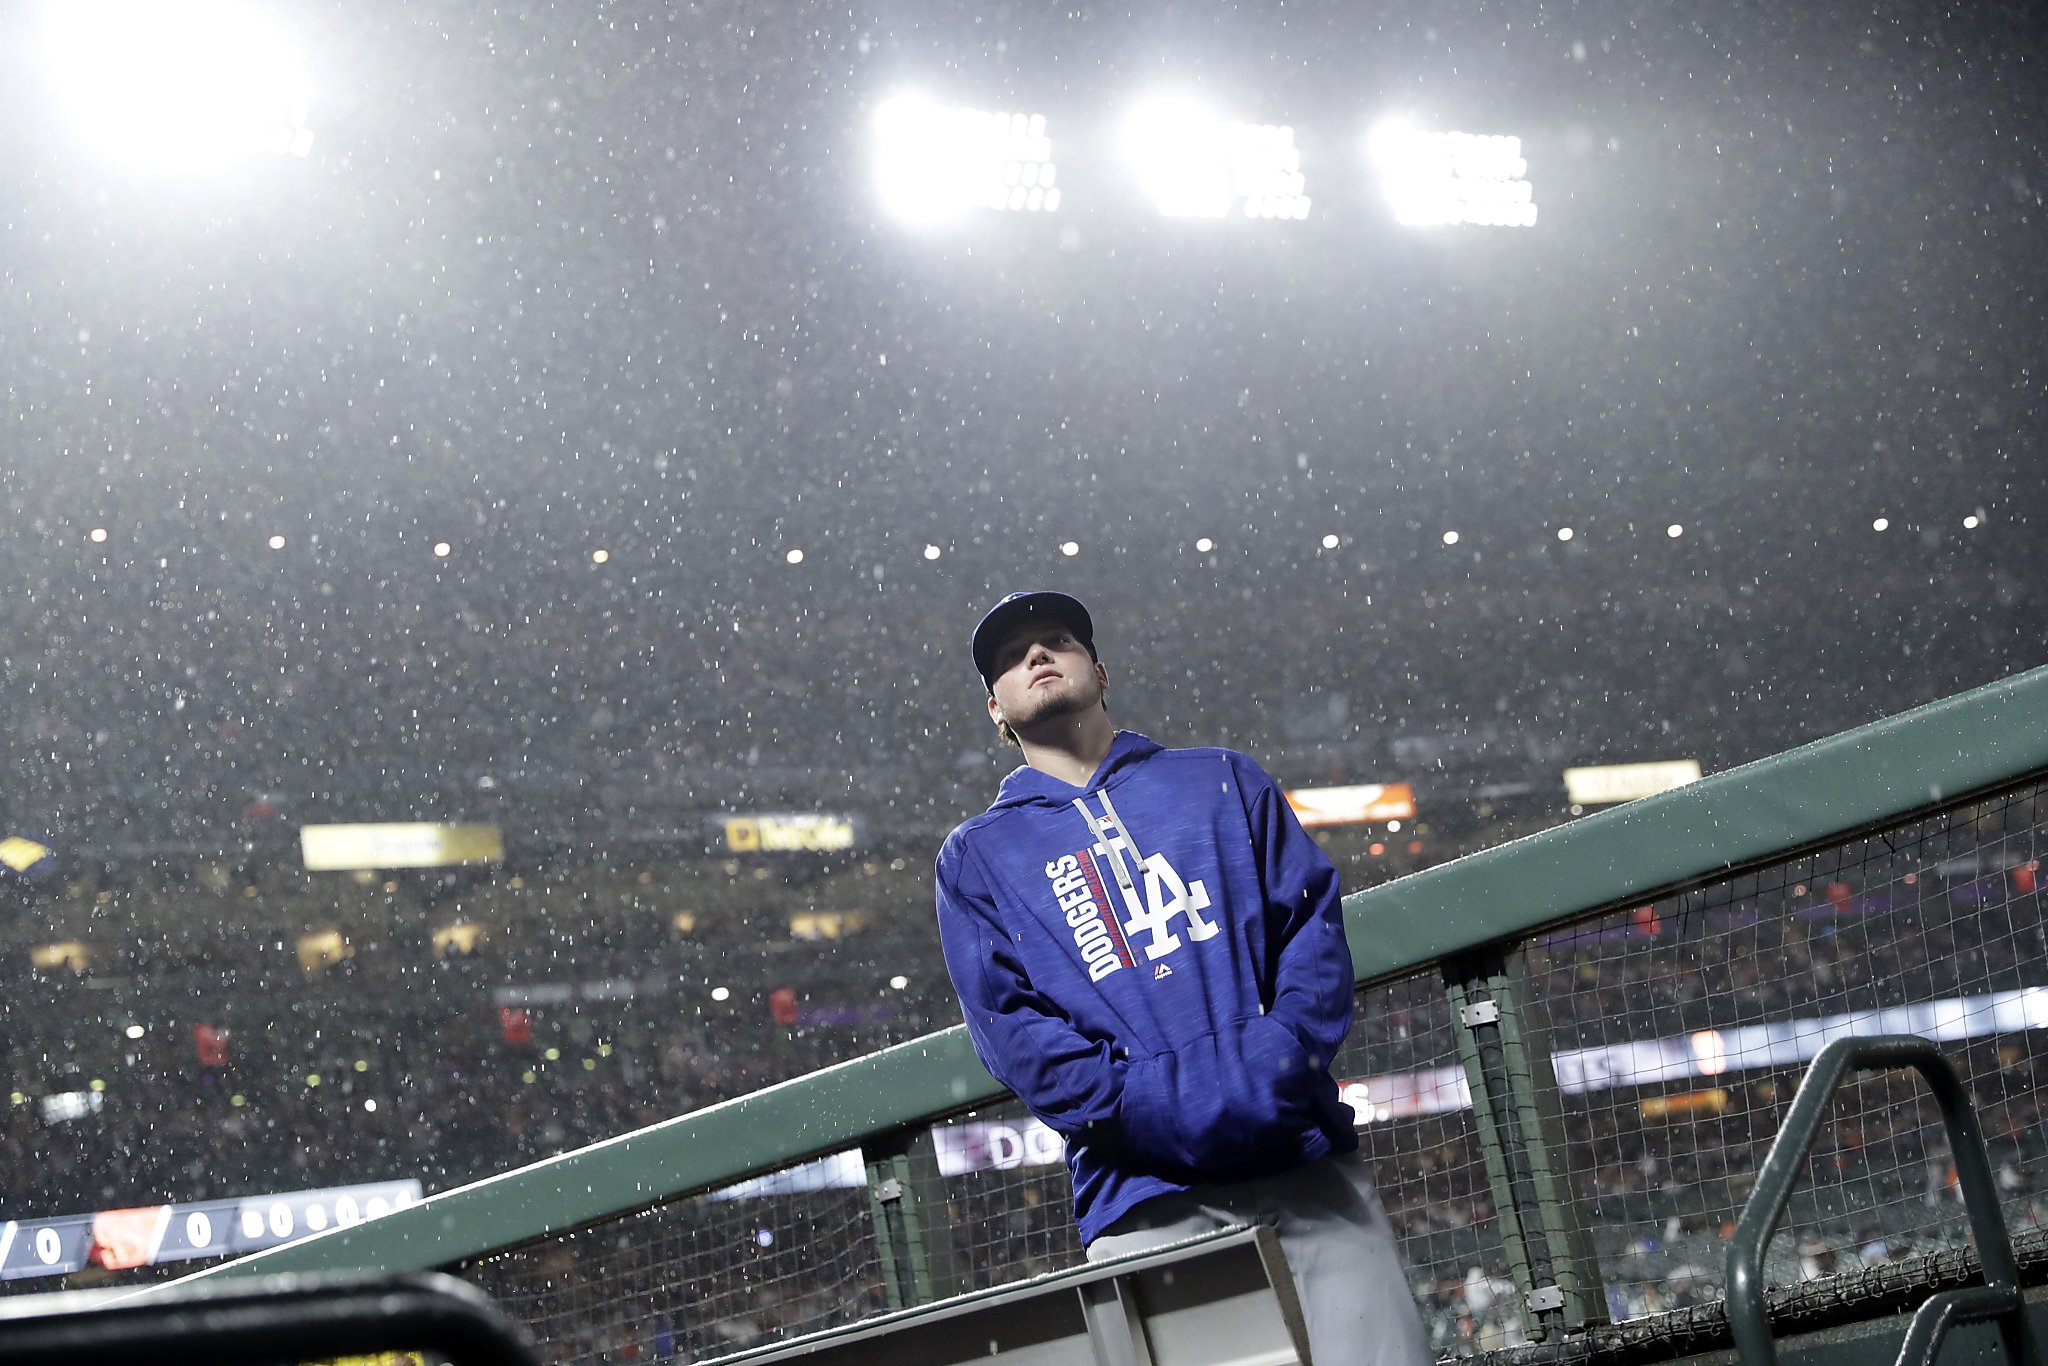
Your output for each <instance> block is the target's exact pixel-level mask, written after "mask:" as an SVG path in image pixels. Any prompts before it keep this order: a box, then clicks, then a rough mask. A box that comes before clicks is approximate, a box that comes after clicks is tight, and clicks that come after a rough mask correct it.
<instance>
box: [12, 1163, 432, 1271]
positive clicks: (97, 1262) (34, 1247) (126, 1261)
mask: <svg viewBox="0 0 2048 1366" xmlns="http://www.w3.org/2000/svg"><path fill="white" fill-rule="evenodd" d="M424 1193H425V1188H424V1187H422V1186H421V1184H420V1183H419V1182H418V1181H380V1182H376V1183H373V1184H370V1185H362V1186H331V1187H328V1188H326V1189H323V1190H307V1191H288V1192H286V1193H284V1194H282V1195H251V1196H245V1197H244V1198H242V1199H240V1200H196V1201H190V1202H186V1203H181V1204H175V1205H144V1206H142V1207H140V1208H138V1209H109V1210H101V1211H100V1212H99V1213H97V1214H60V1215H57V1216H55V1217H53V1218H49V1219H18V1220H16V1219H10V1220H8V1221H7V1223H6V1224H4V1225H0V1281H18V1280H24V1279H27V1278H29V1277H31V1276H68V1275H70V1274H71V1273H72V1272H74V1271H83V1270H84V1269H85V1268H86V1267H88V1266H98V1267H104V1268H106V1269H107V1270H110V1271H120V1270H126V1269H127V1268H129V1267H137V1266H157V1265H160V1264H162V1263H165V1262H185V1261H191V1260H193V1259H195V1258H199V1257H235V1256H240V1255H242V1254H243V1253H246V1252H258V1251H261V1250H262V1249H264V1248H266V1247H276V1246H277V1245H278V1244H280V1243H289V1242H294V1241H296V1240H298V1239H300V1238H305V1237H308V1236H310V1235H312V1234H315V1233H320V1232H323V1231H325V1230H327V1229H330V1228H346V1227H348V1226H349V1225H351V1224H359V1223H361V1222H362V1221H363V1220H365V1219H374V1218H376V1217H377V1216H378V1215H380V1214H388V1213H390V1212H391V1211H392V1210H395V1209H404V1208H405V1207H406V1206H407V1205H412V1204H416V1203H418V1202H419V1200H420V1198H421V1197H422V1195H424Z"/></svg>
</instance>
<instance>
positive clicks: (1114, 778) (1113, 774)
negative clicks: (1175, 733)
mask: <svg viewBox="0 0 2048 1366" xmlns="http://www.w3.org/2000/svg"><path fill="white" fill-rule="evenodd" d="M1161 748H1162V747H1161V746H1160V745H1159V744H1158V743H1156V742H1155V741H1152V740H1149V739H1147V738H1146V737H1144V736H1142V735H1140V734H1138V732H1136V731H1134V730H1120V731H1118V732H1117V733H1116V738H1115V739H1114V740H1112V741H1110V745H1109V755H1108V757H1107V758H1105V759H1103V761H1102V765H1101V767H1099V768H1097V769H1096V770H1095V776H1094V777H1092V778H1090V779H1089V780H1088V785H1087V786H1086V787H1075V786H1074V785H1073V784H1072V783H1063V782H1061V781H1060V780H1059V779H1058V778H1055V777H1053V776H1052V775H1051V774H1050V773H1046V772H1042V771H1041V770H1039V769H1035V768H1033V767H1031V765H1029V764H1025V765H1024V766H1022V767H1021V768H1014V769H1011V770H1010V772H1009V774H1008V775H1007V776H1006V777H1004V779H1003V785H1002V786H1001V787H1000V788H998V789H997V790H996V799H995V801H993V802H992V803H990V804H989V808H988V809H989V810H991V811H999V810H1001V809H1002V808H1004V807H1006V806H1041V805H1043V806H1052V807H1064V806H1068V805H1070V804H1071V803H1072V802H1073V800H1074V798H1076V797H1078V796H1080V795H1081V794H1083V793H1085V792H1096V791H1100V790H1101V789H1103V788H1105V787H1115V786H1116V785H1117V784H1118V783H1120V782H1122V781H1123V780H1124V779H1125V778H1126V777H1128V776H1129V775H1130V773H1131V771H1132V770H1133V769H1135V768H1136V767H1137V765H1138V764H1140V763H1142V762H1143V761H1144V760H1146V759H1149V758H1151V757H1152V756H1153V755H1155V754H1158V753H1159V752H1160V751H1161Z"/></svg>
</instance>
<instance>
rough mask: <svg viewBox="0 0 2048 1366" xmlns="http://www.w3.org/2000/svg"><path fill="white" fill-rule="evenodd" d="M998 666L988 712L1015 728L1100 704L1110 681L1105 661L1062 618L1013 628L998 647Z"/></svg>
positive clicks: (990, 715)
mask: <svg viewBox="0 0 2048 1366" xmlns="http://www.w3.org/2000/svg"><path fill="white" fill-rule="evenodd" d="M995 669H996V676H995V685H996V690H995V693H994V694H993V695H992V696H991V697H990V698H989V700H988V714H989V717H990V718H991V719H992V720H996V721H1008V722H1009V723H1010V728H1011V729H1012V730H1017V731H1022V730H1026V729H1028V728H1030V727H1032V726H1035V725H1037V724H1038V723H1039V722H1041V721H1045V720H1049V719H1051V718H1053V717H1056V716H1071V715H1073V714H1075V713H1076V712H1082V711H1086V710H1087V709H1088V708H1090V707H1097V706H1100V705H1102V694H1103V690H1104V688H1105V687H1106V686H1107V682H1108V680H1107V679H1106V677H1105V676H1104V673H1103V668H1102V666H1101V665H1100V664H1097V663H1096V662H1095V661H1094V660H1092V659H1090V658H1089V657H1088V647H1087V646H1085V645H1083V644H1082V643H1081V642H1080V641H1079V640H1077V639H1075V637H1074V633H1073V632H1072V631H1070V630H1068V629H1067V628H1066V627H1065V626H1062V625H1060V624H1059V623H1058V622H1036V623H1031V624H1027V625H1024V626H1020V627H1018V628H1017V629H1016V630H1014V631H1012V632H1011V633H1010V634H1009V636H1008V638H1007V639H1005V640H1004V641H1003V645H1002V648H1001V649H999V650H997V651H996V656H995Z"/></svg>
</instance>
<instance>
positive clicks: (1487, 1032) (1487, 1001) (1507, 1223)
mask: <svg viewBox="0 0 2048 1366" xmlns="http://www.w3.org/2000/svg"><path fill="white" fill-rule="evenodd" d="M1443 977H1444V986H1445V989H1446V991H1447V993H1448V995H1449V997H1450V1004H1451V1019H1452V1029H1453V1032H1454V1033H1455V1034H1456V1036H1457V1040H1458V1057H1459V1060H1460V1061H1461V1062H1462V1063H1464V1066H1465V1076H1466V1078H1467V1080H1468V1081H1469V1082H1470V1084H1471V1088H1472V1112H1473V1118H1474V1122H1475V1123H1476V1124H1477V1125H1478V1129H1479V1141H1480V1147H1481V1149H1482V1151H1483V1152H1484V1154H1485V1157H1486V1174H1487V1178H1488V1180H1489V1181H1490V1182H1491V1184H1492V1187H1493V1197H1494V1209H1495V1213H1496V1215H1497V1217H1498V1218H1499V1221H1500V1232H1501V1244H1502V1246H1503V1247H1504V1248H1505V1249H1506V1251H1507V1257H1508V1266H1509V1269H1510V1270H1511V1271H1512V1273H1513V1275H1514V1278H1515V1288H1516V1289H1517V1291H1519V1292H1520V1294H1521V1297H1522V1303H1523V1306H1524V1307H1525V1309H1526V1310H1527V1312H1528V1315H1529V1319H1530V1322H1531V1323H1532V1324H1533V1325H1534V1328H1535V1333H1534V1336H1537V1337H1539V1338H1541V1339H1543V1340H1544V1341H1546V1342H1555V1341H1557V1340H1558V1339H1560V1338H1562V1337H1563V1336H1564V1335H1565V1334H1566V1333H1568V1332H1573V1331H1576V1330H1578V1329H1581V1328H1585V1327H1589V1326H1591V1325H1594V1324H1602V1323H1605V1322H1607V1299H1606V1295H1605V1292H1604V1290H1603V1288H1602V1285H1601V1280H1600V1266H1599V1260H1598V1257H1597V1256H1596V1254H1595V1252H1594V1250H1593V1240H1592V1239H1591V1238H1590V1237H1588V1236H1587V1234H1586V1230H1585V1226H1584V1225H1583V1224H1582V1223H1581V1222H1580V1220H1579V1211H1578V1204H1577V1202H1576V1201H1575V1200H1573V1198H1572V1193H1571V1188H1570V1186H1569V1185H1568V1183H1567V1182H1566V1180H1565V1178H1564V1167H1563V1164H1562V1162H1561V1161H1560V1160H1559V1158H1560V1157H1561V1156H1562V1153H1563V1150H1564V1122H1563V1118H1562V1115H1561V1113H1560V1111H1559V1109H1558V1105H1557V1094H1556V1085H1555V1081H1554V1078H1553V1074H1552V1073H1551V1071H1550V1059H1549V1054H1548V1052H1547V1050H1545V1049H1544V1048H1543V1046H1542V1043H1541V1040H1540V1037H1539V1036H1538V1034H1537V1032H1536V1031H1535V1030H1533V1029H1530V1028H1528V1027H1527V1023H1526V1017H1525V1015H1524V1013H1523V1011H1522V1009H1521V1008H1520V1004H1519V1002H1518V1000H1517V994H1516V991H1515V987H1514V983H1513V980H1512V979H1511V977H1510V974H1509V971H1508V964H1507V959H1506V956H1505V954H1504V953H1503V952H1502V951H1500V950H1498V949H1482V950H1479V951H1477V952H1474V953H1471V954H1465V955H1461V956H1459V957H1455V958H1451V959H1446V960H1445V962H1444V964H1443Z"/></svg>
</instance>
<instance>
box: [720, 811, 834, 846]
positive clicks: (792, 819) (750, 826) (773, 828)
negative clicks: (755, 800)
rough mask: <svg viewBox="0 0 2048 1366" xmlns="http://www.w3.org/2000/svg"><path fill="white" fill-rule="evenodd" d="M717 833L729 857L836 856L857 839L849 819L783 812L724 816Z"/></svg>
mask: <svg viewBox="0 0 2048 1366" xmlns="http://www.w3.org/2000/svg"><path fill="white" fill-rule="evenodd" d="M719 833H720V835H721V836H722V837H723V839H724V842H725V851H726V852H727V853H729V854H812V853H837V852H838V851H840V850H842V849H851V848H853V847H854V845H855V844H856V843H857V842H858V840H859V836H860V832H859V830H858V829H857V828H856V827H855V825H854V820H853V817H851V816H829V815H823V814H818V813H801V814H799V813H787V812H778V813H772V814H764V815H758V816H727V817H725V818H724V819H723V820H722V821H720V823H719Z"/></svg>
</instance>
